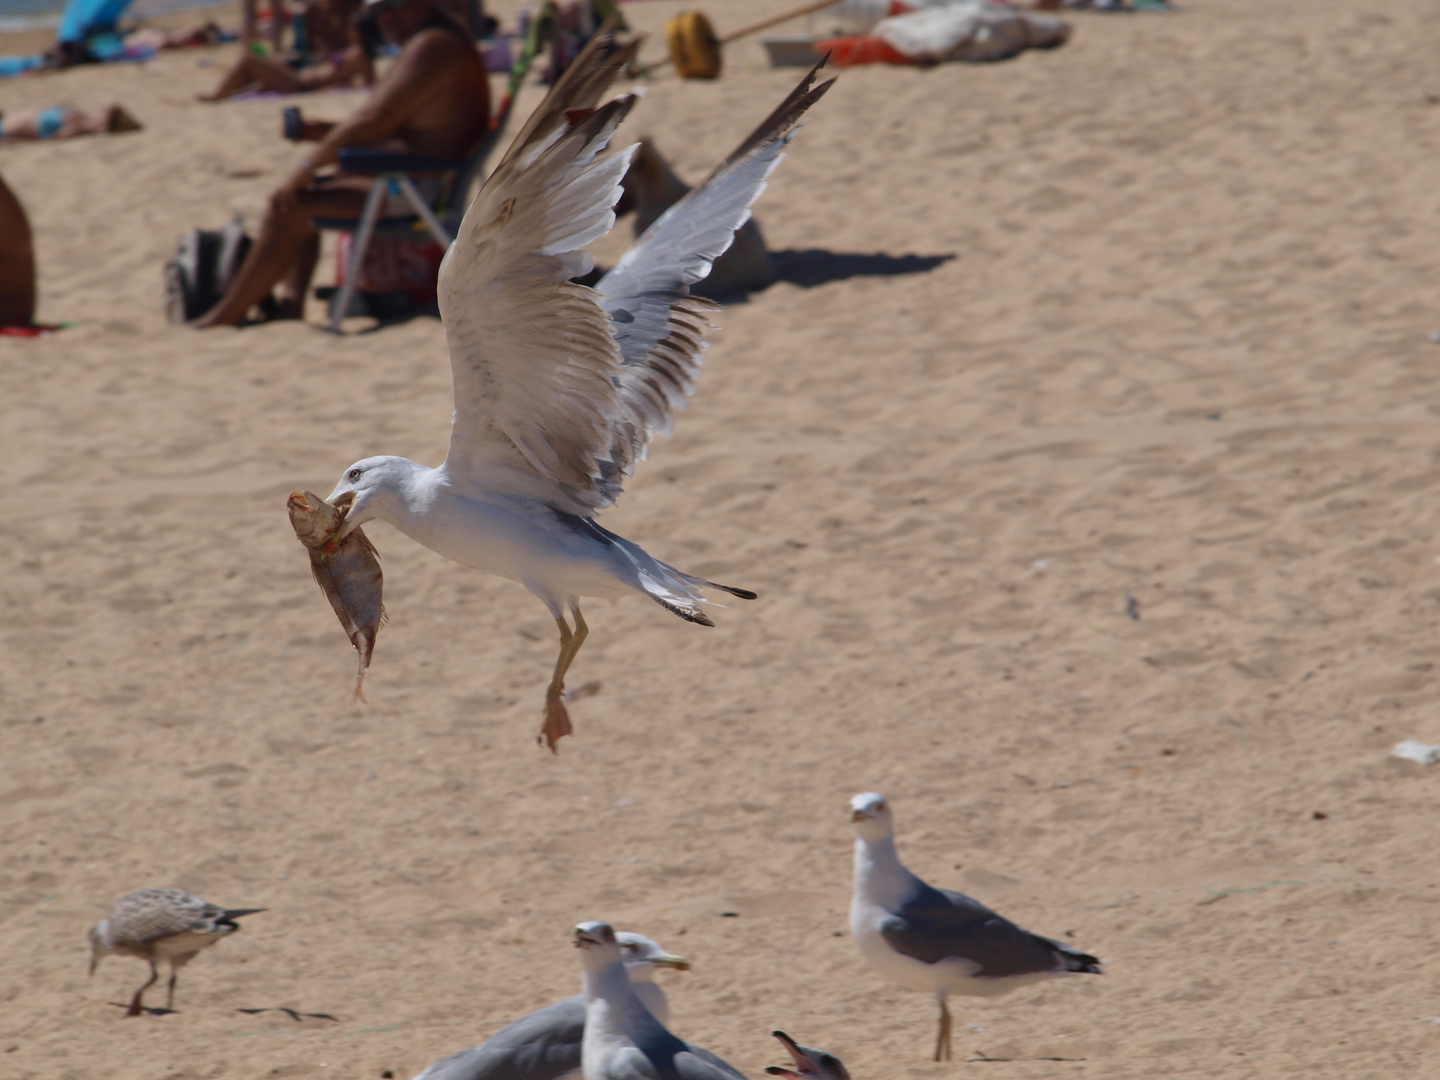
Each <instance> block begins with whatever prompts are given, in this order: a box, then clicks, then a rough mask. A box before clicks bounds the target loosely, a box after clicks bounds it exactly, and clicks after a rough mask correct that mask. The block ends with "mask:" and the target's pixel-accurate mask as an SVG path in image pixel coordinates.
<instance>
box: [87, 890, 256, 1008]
mask: <svg viewBox="0 0 1440 1080" xmlns="http://www.w3.org/2000/svg"><path fill="white" fill-rule="evenodd" d="M264 910H265V909H264V908H222V907H216V906H215V905H214V904H209V903H206V902H205V901H204V900H201V899H200V897H198V896H195V895H193V894H192V893H188V892H186V891H185V890H184V889H141V890H140V891H139V892H132V893H127V894H126V895H125V896H122V897H121V898H120V899H119V900H116V901H115V907H114V908H112V909H111V911H110V917H109V918H108V919H101V920H100V921H99V922H97V923H96V924H95V925H94V926H92V927H91V928H90V974H91V975H94V974H95V969H96V968H97V967H99V966H100V961H101V960H103V959H104V958H105V957H107V956H109V955H110V954H111V953H115V954H116V955H117V956H135V957H139V958H140V959H141V960H148V961H149V962H150V979H149V981H148V982H146V983H145V985H144V986H142V987H140V989H139V990H136V991H135V996H134V997H133V998H132V999H131V1001H130V1008H129V1009H128V1010H127V1011H126V1013H125V1015H126V1016H139V1015H140V1014H141V1012H143V1011H144V1008H143V1006H142V1004H141V1000H140V999H141V998H142V997H144V996H145V991H146V990H149V989H150V987H152V986H154V985H155V983H156V981H158V980H159V978H160V970H159V968H158V967H157V966H156V965H157V964H158V962H159V961H161V960H168V961H169V962H170V989H169V993H168V994H166V996H165V1009H166V1011H167V1012H173V1011H174V1009H175V978H176V975H177V974H178V973H179V971H180V969H181V968H182V967H184V966H185V965H186V964H188V963H189V962H190V961H191V960H193V959H195V955H196V954H197V953H198V952H199V951H200V950H201V949H207V948H209V947H210V946H211V945H214V944H215V942H217V941H219V940H220V939H221V938H222V937H225V936H226V935H227V934H233V933H235V932H236V931H237V930H239V929H240V926H239V924H237V923H236V922H235V920H236V919H238V918H240V917H241V916H244V915H254V914H256V913H257V912H261V911H264Z"/></svg>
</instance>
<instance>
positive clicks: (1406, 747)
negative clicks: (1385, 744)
mask: <svg viewBox="0 0 1440 1080" xmlns="http://www.w3.org/2000/svg"><path fill="white" fill-rule="evenodd" d="M1390 756H1391V757H1398V758H1404V759H1405V760H1406V761H1418V762H1419V763H1420V764H1421V765H1434V764H1435V763H1436V762H1437V761H1440V746H1429V745H1427V744H1426V743H1423V742H1418V741H1417V740H1415V739H1406V740H1405V741H1404V742H1400V743H1396V744H1395V749H1394V750H1391V751H1390Z"/></svg>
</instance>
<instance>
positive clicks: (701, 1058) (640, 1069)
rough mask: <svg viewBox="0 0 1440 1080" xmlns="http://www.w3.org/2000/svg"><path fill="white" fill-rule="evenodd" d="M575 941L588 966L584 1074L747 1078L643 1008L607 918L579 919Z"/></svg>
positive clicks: (636, 1079) (600, 1079)
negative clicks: (581, 920)
mask: <svg viewBox="0 0 1440 1080" xmlns="http://www.w3.org/2000/svg"><path fill="white" fill-rule="evenodd" d="M574 941H575V947H576V948H577V949H579V950H580V964H581V966H582V968H583V969H584V972H585V1038H584V1040H583V1042H582V1043H581V1054H580V1058H581V1069H582V1072H583V1075H584V1077H585V1080H745V1077H744V1075H743V1074H742V1073H740V1072H739V1071H738V1070H736V1069H735V1068H734V1067H733V1066H731V1065H727V1064H726V1063H725V1062H723V1061H721V1060H720V1059H719V1058H718V1057H716V1056H715V1055H714V1054H712V1053H710V1052H709V1051H708V1050H701V1049H700V1048H699V1047H698V1046H691V1045H690V1044H689V1043H687V1042H685V1041H684V1040H683V1039H678V1038H676V1037H675V1036H674V1035H672V1034H670V1032H669V1031H667V1030H666V1029H665V1025H664V1024H662V1023H660V1021H659V1020H657V1019H655V1017H654V1015H653V1014H652V1013H651V1012H650V1010H649V1009H647V1008H645V1005H644V1003H643V1002H641V1000H640V998H639V997H638V996H637V995H636V993H635V988H634V987H633V986H631V985H630V979H629V977H628V976H627V975H626V974H625V963H624V960H623V958H622V957H621V953H620V945H619V943H618V942H617V941H616V940H615V931H613V930H611V929H610V927H609V926H608V925H607V924H606V923H603V922H586V923H581V924H580V925H579V926H577V927H575V932H574Z"/></svg>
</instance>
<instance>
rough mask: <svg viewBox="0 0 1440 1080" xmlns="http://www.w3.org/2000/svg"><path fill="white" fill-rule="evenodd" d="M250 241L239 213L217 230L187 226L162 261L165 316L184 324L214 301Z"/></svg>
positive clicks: (227, 282) (214, 303) (223, 290)
mask: <svg viewBox="0 0 1440 1080" xmlns="http://www.w3.org/2000/svg"><path fill="white" fill-rule="evenodd" d="M251 243H252V241H251V239H250V237H248V236H247V235H245V222H244V219H243V218H242V217H241V216H240V215H239V214H236V215H235V216H234V217H233V218H231V219H230V224H228V225H226V226H225V228H223V229H221V230H220V231H219V232H215V231H212V230H208V229H191V230H190V231H189V232H187V233H186V234H185V235H184V236H182V237H180V239H179V240H178V241H177V242H176V244H175V257H174V258H173V259H171V260H170V261H169V262H168V263H166V264H165V318H166V319H168V320H169V321H170V322H172V323H187V322H189V321H190V320H191V319H198V318H199V317H200V316H201V315H203V314H205V312H207V311H209V310H210V309H211V308H212V307H214V306H215V305H216V304H218V303H219V302H220V298H221V297H222V296H224V295H225V290H226V289H227V288H228V287H229V286H230V280H231V279H232V278H233V277H234V276H235V271H236V270H238V269H239V268H240V264H241V263H243V262H244V261H245V256H246V255H247V254H249V252H250V245H251Z"/></svg>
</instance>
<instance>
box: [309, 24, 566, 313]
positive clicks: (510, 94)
mask: <svg viewBox="0 0 1440 1080" xmlns="http://www.w3.org/2000/svg"><path fill="white" fill-rule="evenodd" d="M532 38H536V40H534V41H532V40H531V39H532ZM537 47H538V35H527V38H526V41H525V47H524V48H523V49H522V50H521V52H520V55H519V56H518V57H516V58H515V63H514V64H513V65H512V66H511V68H510V82H509V84H508V86H507V87H506V90H505V96H504V97H503V98H501V99H500V108H499V109H497V110H496V112H495V115H494V117H493V118H492V119H491V121H490V130H489V132H488V133H487V134H486V136H485V138H483V139H482V140H481V141H480V145H479V146H478V147H476V148H475V151H474V152H473V153H472V154H470V156H469V157H466V158H462V159H460V160H457V161H446V160H443V159H440V158H430V157H422V156H420V155H418V154H396V153H391V152H389V151H385V150H359V149H355V150H341V151H340V161H339V165H340V169H341V171H343V172H347V173H360V174H362V175H369V176H373V177H374V180H373V181H372V183H371V184H370V191H369V192H368V193H367V195H366V196H365V209H364V210H363V211H362V212H361V215H360V219H359V220H358V221H357V220H355V219H354V218H312V219H311V222H312V224H314V226H315V227H316V228H317V229H330V230H333V231H336V232H348V233H353V234H354V236H355V239H354V242H353V243H352V244H351V246H350V257H349V259H347V260H346V263H345V281H344V283H343V284H342V285H341V286H340V288H339V289H337V290H336V292H335V295H334V296H333V297H332V298H331V302H330V327H329V329H330V332H331V333H335V334H338V333H340V322H341V320H342V319H344V318H345V312H346V311H347V310H349V307H350V301H351V300H352V299H353V298H354V296H355V283H356V281H358V280H359V276H360V268H361V267H362V266H364V265H365V253H366V251H368V250H369V247H370V241H371V240H372V239H373V238H374V237H376V236H405V237H412V238H413V237H415V236H416V235H417V234H423V233H426V232H428V233H429V234H430V235H431V236H433V237H434V238H435V240H436V241H437V242H438V243H439V244H440V246H441V247H445V248H448V247H449V246H450V244H451V242H452V241H453V240H454V239H455V234H456V232H458V231H459V228H460V222H461V221H462V220H463V219H464V217H465V211H466V209H467V208H468V203H467V201H466V196H467V195H468V194H469V192H470V186H471V184H472V183H474V181H475V178H476V176H478V175H479V173H480V170H481V169H483V168H484V166H485V160H486V159H487V158H488V157H489V156H490V152H491V151H492V150H493V149H494V148H495V146H496V144H497V143H498V142H499V141H500V138H501V136H502V135H504V133H505V125H506V123H507V122H508V121H509V119H510V111H511V107H512V106H513V105H514V102H515V94H516V92H517V91H518V90H519V88H520V83H521V82H522V81H523V80H524V78H525V75H526V72H528V71H529V69H530V62H531V60H533V59H534V57H535V52H536V49H537ZM418 176H441V177H444V179H445V182H444V183H443V184H442V185H441V192H440V197H439V199H437V200H436V202H435V203H434V204H433V205H432V204H431V203H430V202H429V201H428V200H426V199H425V197H424V196H423V195H421V194H420V192H419V190H418V189H417V188H416V187H415V178H416V177H418ZM387 195H396V196H401V195H403V196H404V197H405V200H406V201H407V202H409V204H410V206H411V208H412V209H413V210H414V211H415V213H414V214H409V215H402V216H398V217H384V218H382V217H381V216H380V209H381V207H382V206H384V204H385V197H386V196H387Z"/></svg>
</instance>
